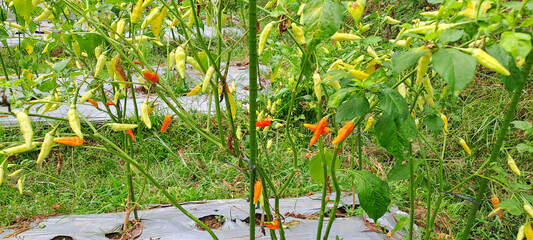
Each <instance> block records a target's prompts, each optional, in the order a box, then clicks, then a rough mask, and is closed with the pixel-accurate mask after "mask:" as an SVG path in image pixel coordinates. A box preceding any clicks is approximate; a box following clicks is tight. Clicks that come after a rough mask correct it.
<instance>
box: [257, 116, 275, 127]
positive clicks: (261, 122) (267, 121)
mask: <svg viewBox="0 0 533 240" xmlns="http://www.w3.org/2000/svg"><path fill="white" fill-rule="evenodd" d="M270 124H272V119H270V118H263V119H261V120H259V121H257V122H256V123H255V126H256V127H268V126H269V125H270Z"/></svg>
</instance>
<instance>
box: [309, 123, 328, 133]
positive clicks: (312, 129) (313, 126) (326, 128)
mask: <svg viewBox="0 0 533 240" xmlns="http://www.w3.org/2000/svg"><path fill="white" fill-rule="evenodd" d="M304 127H305V128H307V129H309V130H311V131H313V132H316V125H315V124H309V123H305V124H304ZM328 133H329V128H328V127H325V128H324V131H322V135H325V134H328Z"/></svg>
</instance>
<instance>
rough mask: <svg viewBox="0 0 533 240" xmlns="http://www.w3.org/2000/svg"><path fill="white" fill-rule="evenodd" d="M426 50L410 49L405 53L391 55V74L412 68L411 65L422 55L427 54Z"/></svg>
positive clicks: (399, 52)
mask: <svg viewBox="0 0 533 240" xmlns="http://www.w3.org/2000/svg"><path fill="white" fill-rule="evenodd" d="M428 52H429V50H427V49H419V48H415V49H411V50H409V51H407V52H402V51H398V52H395V53H394V54H393V55H392V58H391V60H392V72H393V73H399V72H403V71H404V70H405V69H407V68H409V67H411V66H413V64H415V63H417V62H418V59H419V58H420V57H422V56H424V54H426V53H428Z"/></svg>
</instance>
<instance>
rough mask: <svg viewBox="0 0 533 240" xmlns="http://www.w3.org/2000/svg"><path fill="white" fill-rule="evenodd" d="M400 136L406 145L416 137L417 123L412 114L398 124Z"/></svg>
mask: <svg viewBox="0 0 533 240" xmlns="http://www.w3.org/2000/svg"><path fill="white" fill-rule="evenodd" d="M398 137H399V139H400V141H401V142H402V143H403V144H404V146H408V144H409V143H412V142H413V141H414V140H415V139H416V123H415V119H414V118H413V116H411V115H407V117H406V118H405V121H403V122H402V123H400V124H399V125H398Z"/></svg>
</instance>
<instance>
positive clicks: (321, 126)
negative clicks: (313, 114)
mask: <svg viewBox="0 0 533 240" xmlns="http://www.w3.org/2000/svg"><path fill="white" fill-rule="evenodd" d="M327 123H328V122H327V121H326V119H325V118H322V119H320V121H319V122H318V124H317V128H316V131H315V133H314V134H313V137H312V138H311V141H309V147H312V146H313V145H315V143H316V141H318V138H319V137H320V135H322V132H323V131H324V128H326V124H327Z"/></svg>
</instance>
